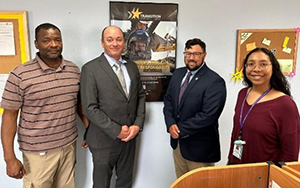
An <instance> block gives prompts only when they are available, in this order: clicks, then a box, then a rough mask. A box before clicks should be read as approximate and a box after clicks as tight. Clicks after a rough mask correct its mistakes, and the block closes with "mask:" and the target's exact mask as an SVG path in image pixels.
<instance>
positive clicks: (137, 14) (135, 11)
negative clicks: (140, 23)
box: [127, 8, 143, 19]
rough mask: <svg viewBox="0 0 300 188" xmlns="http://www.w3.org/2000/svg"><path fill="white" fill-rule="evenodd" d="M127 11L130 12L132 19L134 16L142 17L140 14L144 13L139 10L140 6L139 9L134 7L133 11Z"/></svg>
mask: <svg viewBox="0 0 300 188" xmlns="http://www.w3.org/2000/svg"><path fill="white" fill-rule="evenodd" d="M127 12H128V14H129V17H128V18H131V19H134V18H137V19H139V18H140V14H142V13H143V12H139V8H137V9H135V8H133V9H132V11H131V12H129V11H127Z"/></svg>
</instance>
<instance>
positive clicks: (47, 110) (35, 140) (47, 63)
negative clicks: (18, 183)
mask: <svg viewBox="0 0 300 188" xmlns="http://www.w3.org/2000/svg"><path fill="white" fill-rule="evenodd" d="M34 43H35V47H36V48H37V49H38V50H39V52H37V54H36V57H35V58H34V59H33V60H31V61H28V62H26V63H25V64H22V65H19V66H17V67H16V68H15V69H14V70H13V71H12V72H11V73H10V75H9V78H8V80H7V83H6V86H5V90H4V92H3V97H2V102H1V107H2V108H4V113H3V117H2V127H1V130H2V132H1V138H2V145H3V150H4V160H5V162H6V165H7V169H6V170H7V175H8V176H10V177H13V178H16V179H21V178H23V177H24V179H23V187H26V188H27V187H28V188H29V187H39V188H48V187H49V188H51V187H59V188H74V187H75V185H74V184H75V183H74V166H75V141H76V138H77V128H76V114H77V112H78V114H79V115H80V117H81V118H82V120H83V121H84V123H85V124H87V120H86V119H85V118H84V117H83V116H82V113H81V110H80V108H77V107H78V106H79V105H78V103H77V96H78V92H79V81H80V71H79V69H78V67H77V66H76V65H75V64H74V63H72V62H70V61H67V60H65V59H64V58H63V57H62V55H61V52H62V49H63V43H62V37H61V32H60V30H59V29H58V28H57V27H56V26H54V25H52V24H49V23H44V24H41V25H39V26H38V27H37V28H36V29H35V42H34ZM77 109H78V110H77ZM19 110H21V111H20V117H19V122H18V126H17V118H18V112H19ZM17 127H18V128H17ZM17 130H18V142H19V146H20V148H19V149H20V150H21V151H22V153H23V164H22V163H21V162H20V161H19V160H18V159H17V158H16V156H15V152H14V148H13V145H14V137H15V134H16V131H17Z"/></svg>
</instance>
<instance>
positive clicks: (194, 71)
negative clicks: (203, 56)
mask: <svg viewBox="0 0 300 188" xmlns="http://www.w3.org/2000/svg"><path fill="white" fill-rule="evenodd" d="M204 64H205V61H204V62H203V63H202V65H200V67H199V68H198V69H196V70H193V71H190V70H189V69H187V70H188V71H187V73H188V72H191V73H192V75H195V74H196V73H197V72H198V71H199V70H200V69H201V68H202V67H203V66H204Z"/></svg>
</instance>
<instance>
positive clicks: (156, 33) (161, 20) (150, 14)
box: [110, 1, 178, 102]
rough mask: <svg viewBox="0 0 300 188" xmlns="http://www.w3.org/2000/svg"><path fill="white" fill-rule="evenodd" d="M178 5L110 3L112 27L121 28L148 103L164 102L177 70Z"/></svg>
mask: <svg viewBox="0 0 300 188" xmlns="http://www.w3.org/2000/svg"><path fill="white" fill-rule="evenodd" d="M177 12H178V4H174V3H134V2H113V1H111V2H110V24H111V25H116V26H118V27H120V28H121V29H122V31H123V33H124V36H125V40H126V45H125V46H126V47H125V49H124V53H123V55H124V56H125V58H128V59H130V60H132V61H134V62H135V63H136V64H137V66H138V68H139V70H140V74H141V80H142V84H143V88H144V90H145V92H146V101H148V102H150V101H162V100H163V97H164V94H165V92H166V90H167V87H168V84H169V81H170V79H171V76H172V73H173V71H174V70H175V68H176V42H177V40H176V38H177Z"/></svg>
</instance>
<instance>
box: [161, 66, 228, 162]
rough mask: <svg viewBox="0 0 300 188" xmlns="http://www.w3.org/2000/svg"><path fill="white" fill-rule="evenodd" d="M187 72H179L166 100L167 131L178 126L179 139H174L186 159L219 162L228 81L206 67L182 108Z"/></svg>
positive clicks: (180, 69)
mask: <svg viewBox="0 0 300 188" xmlns="http://www.w3.org/2000/svg"><path fill="white" fill-rule="evenodd" d="M186 72H187V69H186V68H185V67H183V68H179V69H177V70H176V71H175V72H174V74H173V76H172V79H171V81H170V83H169V87H168V90H167V93H166V95H165V97H164V115H165V122H166V125H167V131H168V130H169V127H170V126H172V125H173V124H177V126H178V128H179V130H180V134H179V136H180V137H179V139H173V138H172V137H171V146H172V148H173V149H176V147H177V144H178V141H179V144H180V151H181V154H182V156H183V157H184V158H185V159H187V160H190V161H195V162H205V163H211V162H218V161H220V159H221V152H220V141H219V123H218V119H219V117H220V115H221V112H222V110H223V108H224V104H225V100H226V86H225V81H224V80H223V78H221V77H220V76H219V75H218V74H217V73H215V72H214V71H212V70H211V69H209V68H208V67H207V66H206V64H204V65H203V67H202V68H201V69H200V70H199V71H198V72H197V73H196V74H195V75H194V77H193V78H192V80H191V81H190V83H189V85H188V87H187V88H186V90H185V92H184V94H183V96H182V99H181V103H180V104H178V95H179V90H180V84H181V81H182V79H183V77H184V76H185V74H186Z"/></svg>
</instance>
